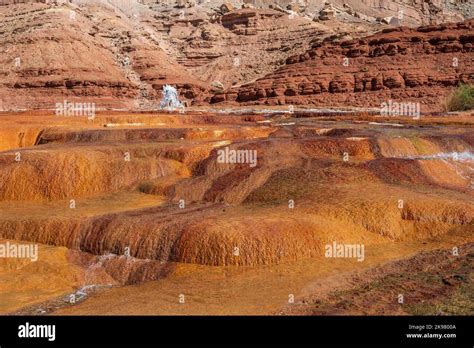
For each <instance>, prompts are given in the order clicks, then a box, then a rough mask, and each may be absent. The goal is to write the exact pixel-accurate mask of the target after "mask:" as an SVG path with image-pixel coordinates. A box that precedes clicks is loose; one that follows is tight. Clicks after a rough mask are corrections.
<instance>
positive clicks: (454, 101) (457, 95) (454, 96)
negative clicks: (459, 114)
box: [446, 85, 474, 111]
mask: <svg viewBox="0 0 474 348" xmlns="http://www.w3.org/2000/svg"><path fill="white" fill-rule="evenodd" d="M471 109H474V85H459V87H458V88H456V89H455V90H454V91H453V92H452V93H451V94H450V95H449V97H448V99H447V101H446V110H447V111H464V110H471Z"/></svg>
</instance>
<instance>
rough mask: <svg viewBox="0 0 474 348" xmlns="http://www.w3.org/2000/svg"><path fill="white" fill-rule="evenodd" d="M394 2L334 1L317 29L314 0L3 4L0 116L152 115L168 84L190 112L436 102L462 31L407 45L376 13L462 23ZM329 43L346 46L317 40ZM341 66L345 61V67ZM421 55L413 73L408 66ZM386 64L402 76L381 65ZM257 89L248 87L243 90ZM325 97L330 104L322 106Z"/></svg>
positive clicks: (5, 0)
mask: <svg viewBox="0 0 474 348" xmlns="http://www.w3.org/2000/svg"><path fill="white" fill-rule="evenodd" d="M180 4H181V5H183V6H181V5H180ZM188 4H191V5H189V6H188ZM393 4H394V3H393V2H392V1H386V2H383V3H382V2H380V3H379V2H377V1H375V2H373V3H371V4H370V6H369V5H367V6H369V7H368V8H370V10H369V9H366V10H367V11H365V10H364V8H363V7H364V6H361V5H360V4H359V3H358V2H357V1H355V0H354V1H353V0H351V1H347V3H346V4H345V5H344V4H340V3H338V2H337V1H334V2H333V3H331V4H329V5H327V8H330V9H331V11H332V12H334V16H333V17H331V18H332V19H331V20H328V21H318V20H317V16H315V14H318V13H319V12H320V11H321V10H322V11H323V12H324V8H325V7H324V6H323V4H314V3H310V2H307V3H306V5H304V6H303V5H302V6H298V7H294V6H292V5H291V1H286V0H279V1H275V2H274V3H272V4H269V3H268V2H265V1H263V0H262V1H254V2H252V6H251V7H249V6H247V7H248V8H240V7H241V5H242V4H241V3H237V1H233V0H232V1H212V2H199V1H197V2H192V1H191V2H189V1H182V2H179V3H176V2H171V3H166V2H162V1H155V0H149V1H140V2H139V1H136V0H130V1H128V0H109V1H106V2H105V1H99V0H88V1H85V0H72V1H62V0H57V1H42V0H38V1H35V0H32V1H27V0H24V1H17V0H0V63H1V64H0V109H4V110H18V109H31V108H41V109H52V108H54V105H55V104H56V103H62V102H63V101H64V100H68V101H77V102H88V103H92V102H93V103H96V106H97V108H98V109H107V108H109V109H133V110H137V109H138V110H154V109H156V108H157V107H158V104H159V101H160V100H161V97H162V96H161V90H162V88H163V86H164V85H166V84H169V85H173V86H174V87H176V88H177V89H178V91H179V94H180V96H182V97H183V98H185V99H186V104H187V105H208V104H209V103H218V102H219V103H222V102H239V103H252V102H255V103H268V104H284V103H293V104H296V103H308V104H314V105H318V104H320V103H323V102H325V103H332V104H334V105H339V104H341V103H342V102H344V103H345V104H346V105H365V104H367V102H366V100H364V98H362V99H360V97H361V96H362V94H357V98H356V97H355V95H352V92H354V93H355V92H366V91H371V92H374V91H377V93H379V94H382V95H383V96H384V97H388V96H389V94H387V91H391V93H392V94H393V93H395V92H396V91H405V92H407V91H411V92H413V93H408V94H406V95H403V94H401V95H396V93H395V94H393V96H394V97H403V98H408V97H410V98H411V97H414V98H420V99H422V100H424V99H426V100H427V101H428V102H429V103H430V104H432V100H431V99H429V98H428V99H427V98H426V95H425V92H429V93H431V95H433V96H437V95H438V93H439V92H440V91H438V90H436V88H432V87H433V86H434V87H436V86H438V84H440V85H442V87H443V91H444V90H445V89H446V88H448V87H451V86H454V85H456V84H457V83H458V82H459V81H461V80H466V79H467V80H469V78H470V77H469V76H470V75H469V74H468V73H469V71H467V70H466V66H469V64H470V63H472V62H471V61H469V55H468V53H469V52H470V50H471V49H472V40H471V39H470V37H469V35H470V34H469V33H470V32H472V31H470V30H471V24H467V26H468V27H466V28H464V29H463V28H461V27H460V28H458V29H456V28H454V27H452V25H451V26H448V27H446V28H445V29H443V30H440V33H441V34H442V35H444V34H446V35H448V36H447V37H443V36H442V35H441V34H440V36H439V37H437V36H436V35H437V34H434V33H433V32H431V31H430V30H435V31H436V32H437V31H439V30H438V29H439V28H438V27H436V26H433V27H426V28H424V29H421V31H419V32H418V31H417V32H414V34H413V36H414V37H413V38H411V37H406V38H404V37H403V35H411V34H409V33H408V32H407V31H406V30H405V29H402V30H398V29H397V28H393V25H391V24H383V23H382V22H381V21H377V20H376V17H375V15H377V16H378V17H379V18H385V17H387V16H390V17H393V18H395V19H397V24H396V25H400V24H401V25H408V26H412V25H416V24H420V23H426V22H430V23H431V22H439V21H440V20H443V19H444V20H456V19H457V20H462V19H463V16H461V15H459V13H461V12H459V11H458V12H456V11H454V10H453V11H454V12H452V13H454V14H456V15H458V17H446V16H444V15H445V12H446V11H444V10H443V11H438V10H436V6H434V5H433V4H431V5H430V6H428V8H427V9H424V10H420V9H419V6H418V5H417V6H418V7H417V6H415V7H413V8H412V9H411V11H408V10H406V11H405V10H404V9H405V7H406V6H408V7H409V5H410V6H411V5H413V4H412V3H411V2H410V1H408V0H407V1H404V2H403V4H404V5H403V4H401V5H400V8H401V10H400V11H402V12H403V15H402V16H401V17H400V18H401V19H399V16H398V14H397V12H396V11H395V10H394V8H395V7H394V6H392V5H393ZM270 5H271V8H270ZM402 5H403V6H402ZM405 5H406V6H405ZM367 6H366V7H367ZM433 6H434V7H433ZM448 7H449V6H448ZM377 8H378V10H376V9H377ZM447 10H449V9H447ZM364 11H365V12H364ZM326 12H327V11H326ZM332 12H331V13H332ZM435 14H436V15H435ZM443 16H444V17H443ZM314 19H316V21H315V20H314ZM389 22H390V23H391V21H389ZM468 23H469V22H468ZM387 28H388V29H390V28H391V29H395V30H396V31H395V32H394V33H385V34H384V35H380V37H379V36H374V37H373V38H371V39H368V40H382V41H381V42H375V41H374V42H368V41H367V40H365V39H360V38H362V37H365V36H369V35H371V34H373V33H374V32H376V31H380V30H382V29H387ZM466 30H467V32H466V33H462V34H460V32H461V31H466ZM451 31H453V33H451ZM450 35H455V37H454V38H452V37H451V36H450ZM456 35H457V36H456ZM461 35H464V36H463V37H462V38H461V37H460V36H461ZM466 35H467V36H466ZM328 37H329V38H330V37H333V38H334V37H337V38H339V40H341V38H344V39H343V40H344V41H345V42H344V44H343V45H342V44H340V43H338V44H331V43H330V42H328V43H326V44H324V45H321V46H318V45H319V44H315V43H319V42H321V41H322V40H323V39H324V38H328ZM377 38H378V39H377ZM351 40H353V42H352V43H351ZM413 50H415V51H414V52H412V51H413ZM418 54H420V57H421V58H418V57H417V56H416V55H418ZM458 55H459V57H458ZM407 57H408V58H407ZM410 57H411V58H410ZM428 57H437V58H440V59H441V58H442V59H447V60H446V61H444V60H443V62H448V61H449V59H454V58H457V59H458V61H459V62H458V63H459V67H456V69H453V68H452V67H446V68H445V67H444V64H445V63H443V64H442V65H440V62H438V61H436V63H435V62H434V61H433V60H432V59H431V58H428ZM446 57H448V58H446ZM466 57H467V58H466ZM342 58H347V59H349V60H350V62H349V63H348V64H349V65H348V66H347V67H346V66H343V65H342V63H341V62H340V60H341V59H342ZM418 59H421V63H422V64H423V66H424V68H423V69H421V70H419V69H415V68H414V66H415V65H417V64H418V63H420V62H419V61H418ZM424 59H427V64H424V61H423V60H424ZM466 59H467V60H466ZM318 62H321V64H319V63H318ZM391 64H393V65H396V66H399V67H400V68H399V69H398V68H393V69H392V68H390V69H385V68H382V66H391ZM430 64H431V65H430ZM430 66H433V68H434V69H435V70H436V71H435V75H433V73H432V72H429V71H431V70H432V69H431V68H429V67H430ZM315 69H316V70H317V74H315V73H314V71H315ZM380 69H382V70H383V73H382V72H380V71H379V70H380ZM430 69H431V70H430ZM428 70H429V71H428ZM379 72H380V73H379ZM428 72H429V73H428ZM466 73H467V74H468V75H467V77H466V76H465V74H466ZM307 74H310V75H311V76H310V77H304V76H305V75H307ZM433 76H434V77H433ZM433 79H434V80H433ZM254 81H258V82H257V84H256V85H255V87H252V86H251V85H246V84H248V83H251V82H254ZM216 86H218V88H216ZM240 86H244V87H240ZM426 86H428V87H430V89H429V90H427V89H426V88H425V87H426ZM423 88H424V89H423ZM420 89H421V90H422V92H419V90H420ZM443 91H441V92H443ZM415 92H416V93H415ZM325 93H331V94H332V95H336V96H338V97H336V98H334V99H331V101H327V100H325V98H326V97H325ZM397 93H398V92H397ZM417 93H418V94H417ZM419 93H421V94H419ZM390 96H391V95H390Z"/></svg>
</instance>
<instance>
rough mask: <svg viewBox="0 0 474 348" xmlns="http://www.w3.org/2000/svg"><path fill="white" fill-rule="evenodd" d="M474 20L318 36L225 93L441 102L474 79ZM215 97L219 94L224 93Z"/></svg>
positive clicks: (232, 97)
mask: <svg viewBox="0 0 474 348" xmlns="http://www.w3.org/2000/svg"><path fill="white" fill-rule="evenodd" d="M473 45H474V21H473V20H470V21H466V22H463V23H457V24H444V25H439V26H424V27H419V28H418V29H409V28H406V27H400V28H394V29H386V30H383V31H382V32H381V33H378V34H375V35H373V36H369V37H367V38H363V39H355V40H348V41H343V42H329V41H327V42H323V43H320V44H316V45H315V46H314V47H313V48H312V49H310V50H308V51H307V52H306V53H305V54H302V55H298V56H294V57H291V58H289V59H288V60H287V65H286V66H285V67H283V68H281V69H279V70H277V71H276V72H274V73H272V74H269V75H268V76H266V77H264V78H262V79H259V80H257V81H256V82H255V83H252V84H248V85H245V86H242V87H241V88H238V89H234V90H232V91H230V92H229V93H227V94H226V95H225V98H224V97H222V96H218V97H217V98H220V99H221V100H225V101H227V102H238V103H255V104H269V105H275V104H313V105H321V106H327V105H334V106H347V105H354V106H360V107H370V106H380V104H381V103H383V102H386V101H387V100H388V99H397V100H401V101H413V100H415V101H420V102H422V103H423V104H424V105H423V106H422V108H423V109H425V110H433V109H437V108H440V107H441V105H442V103H443V102H444V98H443V97H444V96H446V94H447V93H448V92H449V91H450V89H451V88H452V87H454V86H456V85H458V84H459V83H472V82H473V81H474V53H473V52H474V46H473ZM217 98H216V99H214V100H218V99H217Z"/></svg>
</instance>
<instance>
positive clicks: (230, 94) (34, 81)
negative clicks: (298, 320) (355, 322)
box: [0, 0, 474, 315]
mask: <svg viewBox="0 0 474 348" xmlns="http://www.w3.org/2000/svg"><path fill="white" fill-rule="evenodd" d="M472 13H473V9H472V4H471V6H470V5H469V3H467V4H466V2H465V1H462V0H450V1H448V4H443V3H441V2H440V1H435V0H430V1H424V2H422V3H421V2H419V1H413V0H393V1H392V0H388V1H365V0H360V1H359V0H347V1H342V0H341V1H339V0H334V1H332V2H331V3H329V2H327V1H326V2H323V1H314V2H311V1H299V2H298V4H296V3H295V2H293V1H289V0H288V1H287V0H275V1H264V0H256V1H254V2H253V3H252V4H250V3H249V1H245V2H241V1H237V0H235V1H234V0H232V1H215V2H213V1H211V2H209V1H192V0H189V1H181V0H180V1H169V2H165V1H154V0H150V1H145V0H144V1H131V0H130V1H128V0H127V1H125V0H124V1H120V0H103V1H101V0H91V1H85V0H84V1H83V0H73V1H26V0H25V1H10V0H0V256H1V257H0V314H28V315H30V314H32V315H45V314H53V315H56V314H59V315H61V314H68V315H69V314H78V315H87V314H98V315H119V314H148V315H168V314H193V315H199V314H201V315H202V314H224V315H228V314H245V315H255V314H262V315H333V314H343V315H348V314H355V315H366V314H368V315H376V314H382V315H384V314H395V315H417V314H422V315H426V314H442V315H444V314H447V315H455V314H459V315H466V314H467V315H472V314H473V313H474V308H473V303H474V301H473V299H472V293H473V285H472V284H473V281H472V280H473V279H472V277H473V274H472V269H473V258H472V255H473V247H474V221H473V218H474V204H473V202H474V115H473V113H472V110H471V111H470V110H468V111H456V112H452V111H449V112H448V111H447V98H448V96H449V95H450V94H451V93H453V91H454V90H456V89H457V88H458V87H459V86H461V85H467V86H469V85H472V84H473V83H474V70H473V69H474V46H473V45H474V22H473V19H472ZM164 90H165V91H172V92H173V94H172V95H173V96H175V97H176V98H179V103H176V105H178V106H179V107H169V105H171V104H166V103H163V104H162V103H161V101H162V100H161V98H162V97H163V98H164V95H165V93H163V91H164ZM164 99H165V98H164ZM163 105H168V107H166V106H163ZM20 244H22V245H26V246H32V247H33V246H34V247H38V249H37V254H35V257H31V258H30V259H28V258H15V257H13V256H11V255H10V256H5V255H4V254H5V250H6V249H5V248H6V247H5V246H8V248H9V247H10V246H11V245H20ZM338 246H342V247H343V248H342V249H339V248H338ZM347 246H348V247H349V249H347V248H346V247H347ZM352 247H353V249H350V248H352ZM2 248H3V249H2ZM2 250H3V251H2ZM8 250H10V249H8ZM32 250H33V249H32ZM340 250H342V253H339V251H340ZM2 252H3V254H2ZM9 252H10V251H9ZM400 292H402V293H403V294H404V296H405V301H404V302H398V301H397V296H398V295H399V294H400ZM71 298H73V299H74V301H71ZM184 299H185V300H184Z"/></svg>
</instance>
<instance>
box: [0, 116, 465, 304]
mask: <svg viewBox="0 0 474 348" xmlns="http://www.w3.org/2000/svg"><path fill="white" fill-rule="evenodd" d="M1 121H2V124H3V125H6V127H4V128H3V129H2V139H5V141H4V142H3V143H2V149H3V152H2V153H1V154H0V166H1V171H0V173H1V180H2V181H1V182H2V185H1V187H0V199H1V203H0V205H1V208H2V209H1V214H0V231H1V235H0V237H1V238H4V239H6V240H14V241H30V242H36V243H40V244H41V245H44V246H45V247H44V248H45V249H44V250H43V249H42V250H43V253H44V254H45V255H48V254H49V251H48V250H51V252H53V250H57V249H55V248H61V250H63V251H61V252H60V253H63V254H64V253H65V255H66V256H65V257H66V258H67V259H68V263H70V267H72V268H73V269H75V270H76V271H75V272H78V273H79V275H78V276H77V277H75V278H74V279H73V280H70V282H69V283H68V282H66V284H64V285H62V287H61V289H63V291H66V289H67V290H69V291H72V289H74V287H80V286H90V285H95V286H104V287H106V289H105V290H101V291H106V292H107V291H112V294H113V291H115V290H113V289H116V288H117V286H119V287H120V286H123V285H126V284H132V283H134V284H136V283H137V282H142V281H150V280H154V281H156V280H157V279H158V282H164V283H163V284H167V279H168V278H169V277H171V279H173V277H176V276H178V275H179V271H176V270H177V269H180V267H191V268H190V269H192V266H193V265H194V266H199V267H204V269H205V267H209V271H210V272H211V271H212V272H211V273H210V274H213V272H214V269H215V268H213V267H215V266H217V267H218V268H217V269H222V270H224V269H227V270H229V269H230V270H232V269H240V270H241V271H240V272H244V274H245V273H246V272H256V270H259V269H262V267H264V268H263V269H267V270H268V269H270V270H271V269H272V267H275V269H278V267H282V265H284V267H287V268H288V269H289V270H290V273H291V272H299V267H301V263H303V264H304V263H305V262H306V263H308V262H310V263H312V264H313V265H317V264H321V265H322V267H323V268H324V269H326V268H328V267H329V265H330V264H331V261H330V259H329V260H328V259H327V258H325V257H324V249H325V245H327V244H330V243H332V241H337V242H339V243H363V244H364V245H365V248H366V250H367V251H366V253H367V255H368V256H366V258H367V259H368V260H369V261H368V262H367V263H368V264H374V263H375V264H376V263H377V262H375V260H377V258H379V257H380V255H378V254H374V255H373V256H372V255H371V253H372V252H373V251H374V252H375V251H378V252H380V250H383V248H384V247H386V248H388V249H389V250H391V249H392V248H394V246H395V245H398V248H400V250H399V253H397V252H395V254H393V255H391V256H390V257H389V259H398V258H399V257H401V256H404V255H407V254H413V253H416V252H418V251H421V250H424V249H427V248H428V249H429V248H432V247H434V246H436V245H443V246H444V247H445V248H446V247H447V246H453V245H458V246H459V248H460V250H461V252H462V250H463V248H464V245H465V244H466V243H470V242H472V232H473V230H472V228H473V227H472V218H473V214H474V206H473V204H472V198H473V193H472V184H473V181H472V180H473V173H472V153H473V142H474V138H473V132H472V120H471V116H469V114H464V115H458V116H452V117H451V118H449V119H447V118H445V117H430V116H428V115H427V116H425V117H423V118H421V119H420V120H416V121H415V120H411V119H409V120H407V119H403V118H400V119H398V120H396V121H394V120H393V118H390V119H383V118H380V117H379V116H371V115H369V114H365V115H360V114H349V115H346V116H327V115H326V116H324V114H322V115H320V116H316V115H315V114H310V113H307V112H304V111H301V112H300V111H299V110H296V111H295V113H294V114H289V113H288V112H284V113H283V112H273V113H271V114H270V115H269V114H265V113H257V114H246V115H236V114H228V115H223V114H220V115H219V114H214V115H212V114H209V113H207V112H205V113H203V112H198V111H196V112H191V111H190V112H188V113H187V114H184V115H183V114H145V113H144V114H120V113H116V114H110V113H109V114H99V115H98V116H97V117H96V118H95V119H94V120H93V122H92V121H90V120H87V118H61V117H59V116H49V115H47V114H44V113H43V114H41V113H39V114H34V115H31V114H29V113H23V114H15V115H10V114H6V115H2V119H1ZM45 125H47V126H45ZM26 134H28V136H26ZM225 147H229V148H230V149H235V150H238V149H252V150H256V153H257V162H256V165H255V166H250V165H249V164H246V163H237V164H232V163H220V162H219V161H218V153H217V152H218V150H219V149H223V148H225ZM18 154H19V155H20V159H19V160H16V158H17V156H18ZM453 154H457V155H453ZM453 156H454V157H453ZM456 156H457V157H456ZM71 200H73V202H74V206H73V207H72V208H71ZM400 202H402V203H400ZM382 216H383V217H382ZM417 245H418V247H415V246H417ZM46 246H54V247H55V248H52V249H48V248H46ZM64 248H66V249H64ZM405 248H406V250H405ZM372 250H373V251H372ZM408 250H409V251H408ZM236 251H237V252H236ZM54 252H56V253H58V252H59V251H54ZM40 255H42V254H40ZM81 255H83V256H81ZM371 257H373V258H374V259H373V260H371ZM40 260H41V258H40ZM44 262H45V265H46V264H48V261H47V259H46V260H45V261H44ZM353 262H354V263H355V264H356V265H355V267H360V266H359V265H357V263H358V262H357V261H356V260H354V261H353ZM181 265H182V266H181ZM186 265H188V266H186ZM292 265H294V266H292ZM23 266H24V264H20V265H15V266H8V265H7V266H4V267H3V268H2V272H3V273H5V274H7V275H9V274H12V272H13V274H15V272H28V270H27V269H26V270H25V269H24V268H23ZM353 266H354V265H353ZM5 267H6V268H5ZM48 267H51V268H53V267H54V265H52V266H48ZM292 267H294V269H293V270H292ZM312 267H313V268H314V266H311V267H310V269H312ZM344 267H347V268H348V269H350V264H346V265H345V266H344ZM91 269H92V271H91ZM35 272H37V273H38V276H46V274H47V273H48V269H46V270H45V269H41V270H39V271H38V270H35ZM175 272H178V273H175ZM187 272H191V274H192V271H190V270H187ZM231 273H232V271H231ZM91 274H92V275H91ZM329 274H331V272H329ZM10 276H11V275H10ZM189 276H190V277H191V278H190V279H189V281H190V282H195V281H196V280H195V279H192V275H189ZM293 276H294V275H293ZM212 277H213V276H212ZM212 277H211V278H212ZM264 278H265V277H264ZM231 279H232V277H231ZM265 279H266V278H265ZM271 279H272V276H271V274H269V275H268V279H267V280H264V279H262V280H258V281H256V282H255V284H253V285H250V287H251V288H252V287H253V286H258V284H259V282H260V281H263V282H265V281H272V280H271ZM53 281H54V280H53ZM170 281H171V280H170ZM306 281H309V279H306ZM64 282H65V281H64V280H62V283H64ZM26 284H28V281H27V282H26ZM302 285H303V284H301V286H302ZM4 286H7V284H5V285H4ZM58 286H59V285H58ZM111 286H112V289H110V290H107V289H109V287H111ZM99 288H100V287H99ZM7 289H8V288H7ZM26 291H27V290H25V292H26ZM29 291H31V290H29ZM130 291H132V289H130ZM132 292H133V291H132ZM100 293H101V292H100V291H99V294H100ZM244 293H245V292H244ZM244 293H243V294H244ZM52 294H55V292H52ZM243 294H242V296H244V295H243ZM39 298H40V299H42V300H43V301H39V302H40V303H39V305H41V302H44V301H51V300H53V299H54V296H53V298H51V296H47V295H42V296H39ZM93 298H94V297H92V298H91V299H90V301H94V300H93ZM99 299H100V297H99ZM88 301H89V300H88ZM98 301H100V300H98ZM242 301H243V298H242ZM282 301H284V299H282ZM25 302H26V303H25ZM32 302H34V301H32ZM21 303H25V304H28V305H32V304H34V303H28V301H22V302H21ZM47 303H48V302H46V304H43V305H44V306H45V308H46V309H47V308H48V305H47ZM84 303H87V301H86V302H84ZM37 305H38V303H37ZM234 305H235V304H234ZM50 306H52V308H56V307H55V305H54V301H53V304H51V305H50ZM56 306H57V305H56ZM7 308H8V306H7ZM59 308H62V309H61V310H65V309H64V308H63V307H62V306H59ZM74 308H75V307H74V306H73V307H71V308H70V309H69V310H74ZM78 308H80V306H79V307H78ZM97 308H101V307H97ZM269 308H272V310H277V309H278V308H277V307H275V304H272V306H270V307H269ZM11 309H13V308H11ZM17 309H19V308H17ZM214 310H216V309H214ZM104 311H107V310H106V309H104ZM144 311H145V312H146V310H144ZM189 311H190V313H196V311H197V312H199V310H198V309H197V308H194V309H191V308H189ZM219 311H222V312H224V311H225V308H224V307H223V308H220V309H219ZM171 312H173V311H172V310H171ZM95 313H97V312H95ZM202 313H205V312H202Z"/></svg>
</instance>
